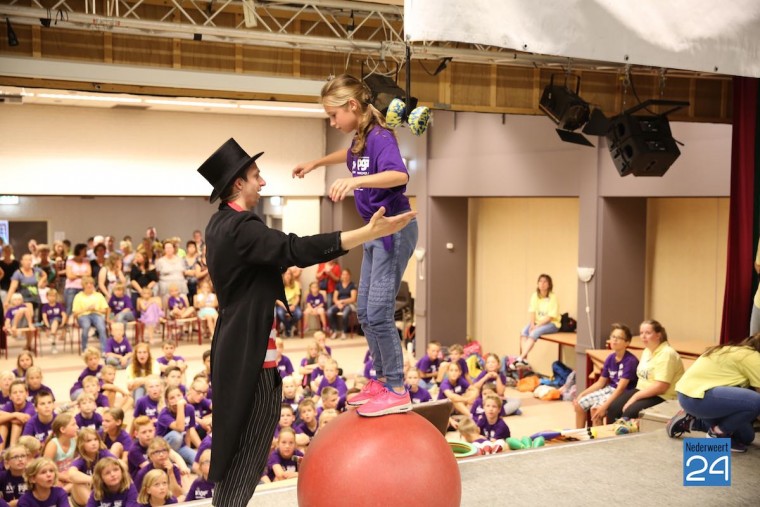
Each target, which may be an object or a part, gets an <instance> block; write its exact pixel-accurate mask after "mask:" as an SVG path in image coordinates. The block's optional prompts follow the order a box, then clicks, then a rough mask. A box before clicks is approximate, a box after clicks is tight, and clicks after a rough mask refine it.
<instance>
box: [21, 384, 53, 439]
mask: <svg viewBox="0 0 760 507" xmlns="http://www.w3.org/2000/svg"><path fill="white" fill-rule="evenodd" d="M53 404H54V401H53V394H52V393H51V392H50V391H40V392H39V393H37V395H36V396H35V397H34V408H35V410H36V411H37V415H35V416H33V417H31V418H30V419H29V420H28V421H27V422H26V424H25V425H24V431H22V433H21V434H22V435H31V436H33V437H34V438H36V439H37V440H39V441H40V442H44V441H45V440H47V437H48V436H50V434H51V433H52V432H53V419H55V416H56V413H55V412H54V411H53V406H54V405H53Z"/></svg>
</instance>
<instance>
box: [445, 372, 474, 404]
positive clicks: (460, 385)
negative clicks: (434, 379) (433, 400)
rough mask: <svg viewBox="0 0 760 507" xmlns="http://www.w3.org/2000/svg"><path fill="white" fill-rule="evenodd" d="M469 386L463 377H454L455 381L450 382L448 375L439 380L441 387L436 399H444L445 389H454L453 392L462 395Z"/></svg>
mask: <svg viewBox="0 0 760 507" xmlns="http://www.w3.org/2000/svg"><path fill="white" fill-rule="evenodd" d="M468 387H470V383H469V382H467V381H466V380H465V379H464V378H463V377H459V378H458V379H456V381H455V382H454V383H453V384H452V383H451V380H449V378H448V377H446V378H445V379H443V382H441V388H440V391H439V392H438V399H439V400H445V399H446V393H445V391H448V390H451V391H454V394H459V395H462V394H464V392H465V391H467V388H468Z"/></svg>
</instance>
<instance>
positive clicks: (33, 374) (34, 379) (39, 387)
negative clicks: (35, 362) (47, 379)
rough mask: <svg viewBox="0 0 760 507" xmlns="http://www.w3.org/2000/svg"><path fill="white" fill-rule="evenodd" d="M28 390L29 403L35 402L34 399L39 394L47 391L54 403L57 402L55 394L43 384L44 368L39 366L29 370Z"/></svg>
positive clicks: (27, 375) (31, 367)
mask: <svg viewBox="0 0 760 507" xmlns="http://www.w3.org/2000/svg"><path fill="white" fill-rule="evenodd" d="M26 389H27V394H26V399H27V400H28V401H31V402H34V397H35V396H37V394H38V393H41V392H42V391H47V392H48V393H50V395H51V396H52V397H53V402H55V394H53V390H52V389H50V388H49V387H48V386H46V385H45V384H43V383H42V368H40V367H39V366H30V367H29V369H27V370H26Z"/></svg>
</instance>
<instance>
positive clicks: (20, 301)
mask: <svg viewBox="0 0 760 507" xmlns="http://www.w3.org/2000/svg"><path fill="white" fill-rule="evenodd" d="M33 324H34V317H33V313H32V309H31V304H30V305H27V304H26V303H24V297H23V296H22V295H21V294H19V293H18V292H17V293H15V294H14V295H13V296H11V300H10V304H9V305H8V308H7V310H5V324H4V329H5V333H6V334H7V335H8V336H13V337H14V338H21V334H22V333H25V334H26V348H27V349H29V350H33V347H32V341H31V340H32V331H33V330H32V325H33Z"/></svg>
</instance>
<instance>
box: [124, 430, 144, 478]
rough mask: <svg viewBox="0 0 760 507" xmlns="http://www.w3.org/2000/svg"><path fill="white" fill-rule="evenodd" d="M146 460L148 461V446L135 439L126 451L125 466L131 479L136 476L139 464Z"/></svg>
mask: <svg viewBox="0 0 760 507" xmlns="http://www.w3.org/2000/svg"><path fill="white" fill-rule="evenodd" d="M146 461H148V447H147V446H146V447H143V446H142V445H141V444H140V441H139V440H137V439H135V440H134V441H133V442H132V447H130V449H129V452H128V453H127V467H128V470H129V475H130V476H131V477H132V479H133V480H134V478H135V476H137V472H139V471H140V465H142V464H143V463H145V462H146Z"/></svg>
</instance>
